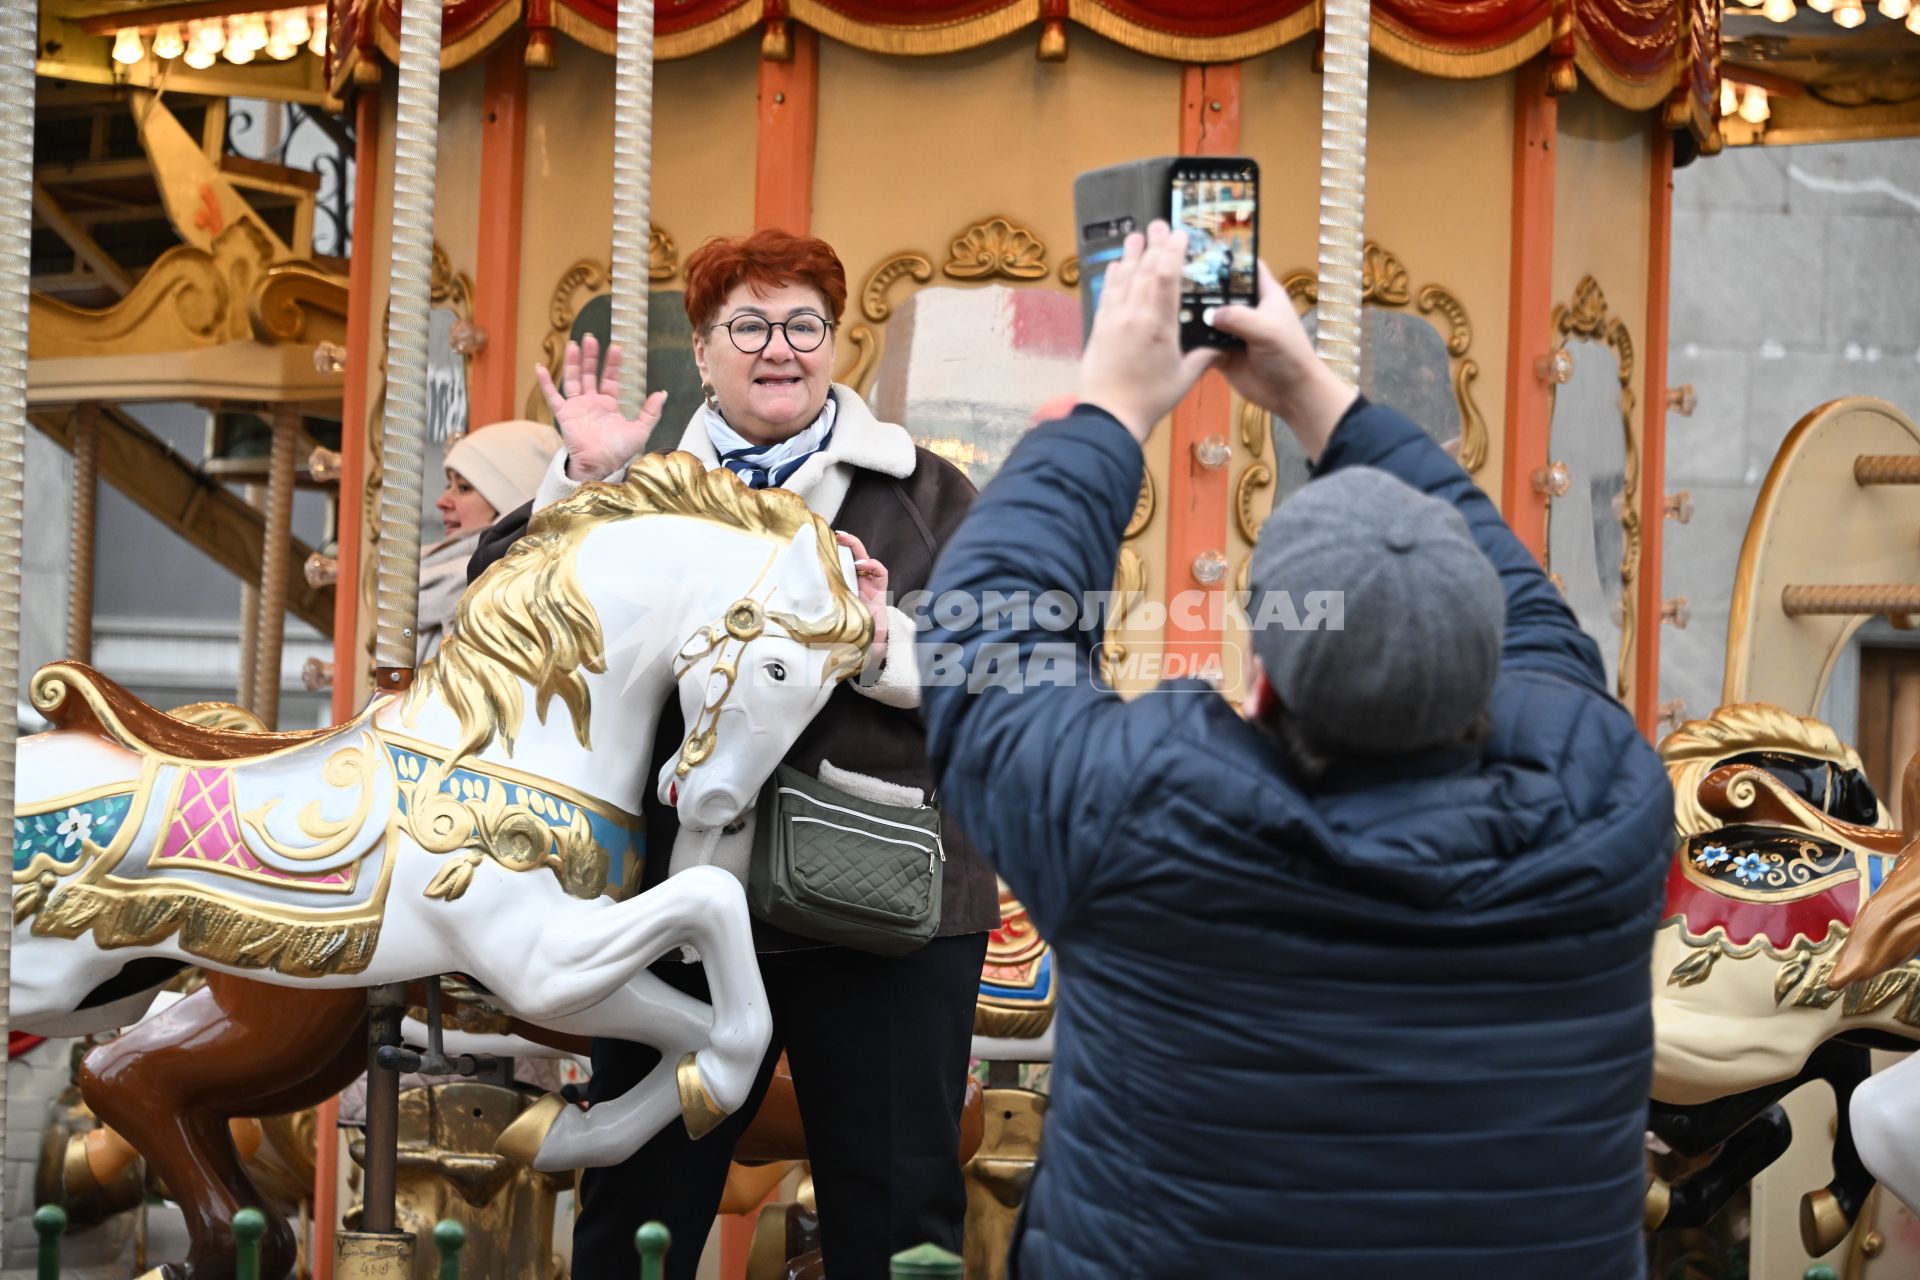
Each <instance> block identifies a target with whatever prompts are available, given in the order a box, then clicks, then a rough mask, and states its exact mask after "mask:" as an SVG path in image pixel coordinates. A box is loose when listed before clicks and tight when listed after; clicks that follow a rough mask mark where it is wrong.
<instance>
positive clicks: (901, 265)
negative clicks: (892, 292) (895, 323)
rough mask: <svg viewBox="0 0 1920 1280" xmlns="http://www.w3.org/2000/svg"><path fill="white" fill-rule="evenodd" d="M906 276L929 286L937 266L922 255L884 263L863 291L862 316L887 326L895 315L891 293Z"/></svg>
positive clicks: (903, 255) (901, 255)
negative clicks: (889, 318) (889, 293)
mask: <svg viewBox="0 0 1920 1280" xmlns="http://www.w3.org/2000/svg"><path fill="white" fill-rule="evenodd" d="M902 276H912V277H913V278H914V280H915V281H917V282H918V283H920V284H925V283H926V282H927V281H929V280H931V279H933V263H932V262H930V261H928V260H927V258H926V257H925V256H924V255H922V254H918V253H896V254H895V255H894V256H893V257H891V258H888V259H887V260H886V261H885V262H882V263H881V264H880V265H879V266H877V267H875V268H874V269H873V271H872V272H871V273H870V274H869V275H868V276H867V285H866V288H864V289H862V290H860V311H861V314H863V315H865V316H866V317H867V319H869V320H871V321H873V322H874V323H875V324H885V323H886V322H887V318H888V317H889V316H891V315H892V314H893V304H892V303H891V302H889V301H888V300H887V290H889V289H891V288H892V287H893V285H894V282H895V281H897V280H899V279H900V278H901V277H902Z"/></svg>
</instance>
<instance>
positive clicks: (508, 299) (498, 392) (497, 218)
mask: <svg viewBox="0 0 1920 1280" xmlns="http://www.w3.org/2000/svg"><path fill="white" fill-rule="evenodd" d="M525 43H526V36H525V34H524V33H516V34H515V35H514V36H512V37H510V38H509V39H507V40H505V41H503V42H502V43H501V45H500V47H499V48H497V49H495V50H494V51H493V52H492V53H491V54H489V55H488V56H487V81H486V88H485V90H484V96H483V99H482V102H483V108H482V109H483V111H484V115H483V116H482V119H481V134H480V209H481V215H482V216H481V218H480V227H479V236H478V245H477V247H476V249H475V252H474V265H473V307H474V322H475V323H476V324H478V325H479V326H480V328H482V329H483V330H485V331H486V334H487V345H486V346H484V347H482V348H481V349H480V350H479V352H477V353H476V354H475V355H474V357H473V377H472V382H473V387H472V392H471V396H470V399H471V405H472V419H471V421H472V423H473V425H474V426H476V427H480V426H485V425H487V424H488V423H490V422H499V421H501V420H502V419H506V418H515V417H518V416H519V413H518V412H517V406H516V405H515V403H514V394H513V390H514V380H515V376H516V375H517V374H518V372H519V336H520V223H521V216H520V215H521V201H522V195H523V193H524V190H525V185H526V168H527V63H526V57H525V52H524V46H525Z"/></svg>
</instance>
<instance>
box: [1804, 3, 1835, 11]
mask: <svg viewBox="0 0 1920 1280" xmlns="http://www.w3.org/2000/svg"><path fill="white" fill-rule="evenodd" d="M1807 8H1809V9H1811V10H1813V11H1814V12H1815V13H1832V12H1833V0H1807Z"/></svg>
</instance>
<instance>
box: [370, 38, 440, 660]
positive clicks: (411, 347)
mask: <svg viewBox="0 0 1920 1280" xmlns="http://www.w3.org/2000/svg"><path fill="white" fill-rule="evenodd" d="M440 19H441V7H440V3H439V0H405V2H404V3H403V4H402V5H401V6H400V59H399V63H400V76H399V79H400V85H399V96H398V98H397V101H396V106H395V111H394V122H393V135H394V136H393V262H392V265H391V268H390V272H389V275H388V284H387V314H388V317H389V324H388V326H387V399H386V413H385V417H384V421H383V424H382V431H381V453H382V458H383V460H384V465H385V467H386V475H385V477H384V478H383V481H382V483H381V486H380V547H379V551H378V553H377V554H378V557H379V565H380V577H379V582H378V585H377V586H376V588H375V618H374V653H373V660H374V666H375V668H376V670H377V673H378V678H379V689H380V691H381V692H390V691H393V690H397V689H401V688H404V687H405V686H406V684H407V682H408V680H409V678H410V676H411V673H412V671H413V663H414V656H415V650H416V646H415V639H414V631H415V628H416V626H417V625H418V619H419V616H420V483H421V471H422V467H423V454H424V452H425V449H426V427H427V330H428V328H429V326H430V324H431V317H430V315H429V306H430V295H431V292H432V283H433V197H434V173H435V164H436V163H437V161H438V158H439V154H440V26H441V22H440Z"/></svg>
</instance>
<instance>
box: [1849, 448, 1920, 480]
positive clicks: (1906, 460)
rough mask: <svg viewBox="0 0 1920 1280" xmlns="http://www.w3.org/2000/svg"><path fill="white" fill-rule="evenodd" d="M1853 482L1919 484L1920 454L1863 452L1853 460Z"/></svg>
mask: <svg viewBox="0 0 1920 1280" xmlns="http://www.w3.org/2000/svg"><path fill="white" fill-rule="evenodd" d="M1853 482H1854V483H1855V484H1861V485H1868V484H1920V454H1914V453H1863V454H1861V455H1860V456H1859V457H1857V458H1855V459H1854V460H1853Z"/></svg>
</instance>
